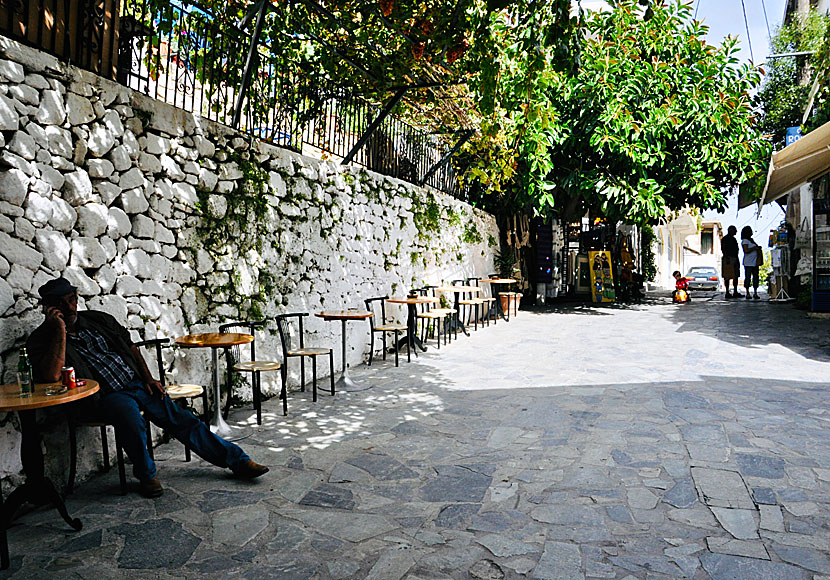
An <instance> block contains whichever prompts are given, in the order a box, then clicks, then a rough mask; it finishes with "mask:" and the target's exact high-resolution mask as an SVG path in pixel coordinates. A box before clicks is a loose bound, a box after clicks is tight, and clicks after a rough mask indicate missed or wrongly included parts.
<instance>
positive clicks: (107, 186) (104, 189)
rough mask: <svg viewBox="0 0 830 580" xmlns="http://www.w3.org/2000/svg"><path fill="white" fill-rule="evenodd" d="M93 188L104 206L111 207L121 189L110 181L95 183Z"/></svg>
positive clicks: (119, 194)
mask: <svg viewBox="0 0 830 580" xmlns="http://www.w3.org/2000/svg"><path fill="white" fill-rule="evenodd" d="M93 187H94V189H95V191H96V192H98V195H100V196H101V201H103V202H104V205H106V206H110V205H112V202H114V201H115V200H116V199H118V198H119V197H120V196H121V188H120V187H119V186H117V185H115V184H114V183H112V182H111V181H97V182H96V183H95V184H94V186H93Z"/></svg>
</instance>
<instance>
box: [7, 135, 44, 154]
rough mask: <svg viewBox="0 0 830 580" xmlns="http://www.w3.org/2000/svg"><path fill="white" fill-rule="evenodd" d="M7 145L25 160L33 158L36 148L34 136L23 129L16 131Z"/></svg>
mask: <svg viewBox="0 0 830 580" xmlns="http://www.w3.org/2000/svg"><path fill="white" fill-rule="evenodd" d="M7 147H8V148H9V150H10V151H13V152H14V153H17V154H18V155H20V156H21V157H22V158H23V159H26V160H27V161H32V160H34V158H35V153H36V152H37V148H38V147H37V144H36V143H35V140H34V138H32V136H31V135H29V134H28V133H26V132H25V131H16V132H15V134H14V136H12V139H11V141H9V144H8V145H7Z"/></svg>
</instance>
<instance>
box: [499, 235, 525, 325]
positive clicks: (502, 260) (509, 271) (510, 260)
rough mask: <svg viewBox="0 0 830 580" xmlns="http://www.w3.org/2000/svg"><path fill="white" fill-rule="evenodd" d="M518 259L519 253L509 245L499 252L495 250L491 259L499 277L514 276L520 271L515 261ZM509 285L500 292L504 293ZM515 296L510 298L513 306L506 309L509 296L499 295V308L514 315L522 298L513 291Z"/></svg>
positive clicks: (509, 302) (509, 300)
mask: <svg viewBox="0 0 830 580" xmlns="http://www.w3.org/2000/svg"><path fill="white" fill-rule="evenodd" d="M518 259H519V254H518V252H516V250H514V249H513V248H511V247H509V246H508V247H506V248H504V249H502V251H500V252H496V255H495V256H494V257H493V261H494V263H495V266H496V271H497V272H498V274H499V278H515V277H516V276H517V275H518V274H520V273H521V270H520V269H519V267H518V266H517V265H516V262H517V261H518ZM509 288H510V286H507V287H506V288H504V289H503V290H502V291H501V292H502V293H506V292H508V291H509ZM514 294H515V297H514V298H513V299H512V306H513V308H512V309H510V310H508V309H509V307H510V305H511V298H510V297H509V296H504V295H503V296H499V301H500V302H501V310H502V312H505V313H507V314H508V315H509V316H516V314H517V313H518V310H519V302H520V301H521V299H522V294H521V293H520V292H515V293H514Z"/></svg>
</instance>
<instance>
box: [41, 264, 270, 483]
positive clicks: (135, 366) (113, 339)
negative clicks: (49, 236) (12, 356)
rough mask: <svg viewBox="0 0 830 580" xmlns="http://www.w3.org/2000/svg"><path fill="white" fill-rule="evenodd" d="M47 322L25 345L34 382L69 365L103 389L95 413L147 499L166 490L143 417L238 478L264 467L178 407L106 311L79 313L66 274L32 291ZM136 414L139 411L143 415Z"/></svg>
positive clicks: (47, 378)
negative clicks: (126, 459)
mask: <svg viewBox="0 0 830 580" xmlns="http://www.w3.org/2000/svg"><path fill="white" fill-rule="evenodd" d="M38 292H39V294H40V296H41V302H42V304H43V311H44V314H45V315H46V320H45V321H44V322H43V324H41V325H40V326H38V327H37V328H36V329H35V330H34V331H33V332H32V334H31V335H30V336H29V339H28V341H27V343H26V346H27V349H28V352H29V357H30V359H31V361H32V367H33V371H34V375H35V380H36V381H38V382H55V381H58V380H60V373H61V367H64V366H71V367H74V368H75V372H76V375H77V376H80V377H90V378H93V379H95V380H96V381H98V383H99V384H100V386H101V390H100V397H99V398H98V401H97V404H98V411H99V412H100V413H101V414H102V415H103V416H104V417H106V418H107V421H108V422H111V423H112V424H113V425H114V426H115V433H116V437H118V439H119V441H120V442H121V444H122V447H123V448H124V451H125V452H126V453H127V456H128V457H129V458H130V460H131V461H132V464H133V474H134V475H135V476H136V478H138V480H139V482H140V486H139V490H140V492H141V494H142V495H144V496H145V497H158V496H160V495H162V493H163V492H164V490H163V488H162V486H161V483H160V482H159V479H158V477H157V473H156V466H155V463H154V462H153V460H152V459H151V458H150V454H149V452H148V451H147V425H146V423H145V418H146V419H147V420H149V421H151V422H153V423H155V424H156V425H158V426H160V427H162V428H163V429H165V430H166V431H167V432H169V433H171V434H172V435H173V436H174V437H176V439H178V440H179V441H181V442H182V443H184V444H185V445H188V446H189V447H190V449H191V450H192V451H193V452H194V453H196V454H197V455H198V456H199V457H201V458H202V459H204V460H206V461H209V462H210V463H212V464H214V465H216V466H218V467H229V468H230V469H231V470H232V471H233V472H234V475H236V476H237V477H239V478H241V479H253V478H256V477H259V476H261V475H263V474H265V473H267V472H268V468H267V467H265V466H264V465H259V464H258V463H254V462H253V461H251V458H250V457H248V456H247V455H246V454H245V452H244V451H242V449H241V448H240V447H239V446H238V445H235V444H233V443H230V442H228V441H225V440H224V439H222V438H221V437H219V436H217V435H215V434H214V433H211V431H210V428H209V427H208V426H207V425H205V423H203V422H202V421H200V420H199V419H198V418H197V417H196V416H195V415H193V413H191V412H190V411H188V410H186V409H182V408H181V407H179V406H178V405H176V404H175V403H174V402H173V401H172V400H171V399H170V397H168V396H167V395H166V394H165V392H164V387H163V386H162V384H161V383H160V382H159V381H157V380H156V379H154V378H153V375H152V374H151V373H150V370H149V369H148V368H147V363H146V362H145V361H144V358H143V357H142V356H141V353H140V352H139V350H138V348H137V347H136V346H135V345H134V344H133V343H132V340H131V339H130V333H129V331H128V330H127V329H126V328H124V327H123V326H122V325H121V324H119V323H118V322H117V321H116V320H115V318H113V317H112V316H110V315H109V314H107V313H105V312H96V311H92V310H85V311H81V312H78V294H77V288H75V287H74V286H72V285H71V284H70V283H69V281H68V280H66V279H65V278H57V279H55V280H50V281H49V282H47V283H46V284H44V285H43V286H41V287H40V289H39V290H38ZM142 413H143V414H144V415H143V416H142Z"/></svg>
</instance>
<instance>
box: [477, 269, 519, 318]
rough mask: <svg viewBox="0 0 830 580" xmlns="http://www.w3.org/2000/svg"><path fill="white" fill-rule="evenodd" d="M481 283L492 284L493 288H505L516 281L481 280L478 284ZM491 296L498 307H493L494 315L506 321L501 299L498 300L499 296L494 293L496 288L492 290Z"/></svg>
mask: <svg viewBox="0 0 830 580" xmlns="http://www.w3.org/2000/svg"><path fill="white" fill-rule="evenodd" d="M482 282H483V283H484V284H492V285H494V286H499V285H504V286H506V285H509V284H514V283H515V282H516V280H514V279H513V278H485V279H483V280H479V281H478V283H479V284H481V283H482ZM492 294H493V298H495V299H496V304H498V306H494V308H496V314H497V315H499V316H501V317H502V319H503V320H508V319H507V318H505V316H504V309H503V308H502V307H501V299H500V298H499V295H498V294H497V292H496V288H493V292H492ZM507 307H508V308H510V304H508V305H507Z"/></svg>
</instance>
